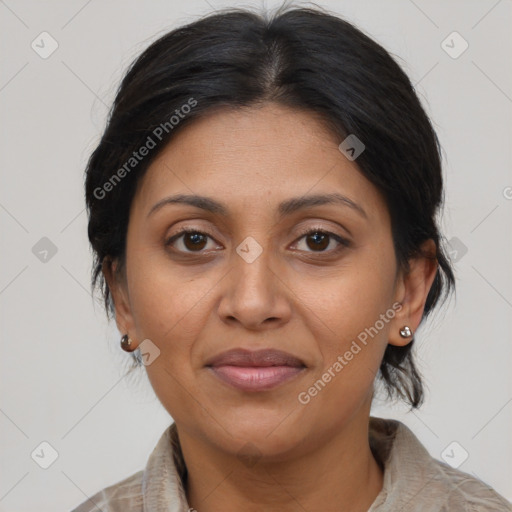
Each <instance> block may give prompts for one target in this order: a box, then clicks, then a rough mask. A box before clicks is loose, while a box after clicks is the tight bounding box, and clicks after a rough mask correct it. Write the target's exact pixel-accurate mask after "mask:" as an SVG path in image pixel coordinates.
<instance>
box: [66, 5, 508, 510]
mask: <svg viewBox="0 0 512 512" xmlns="http://www.w3.org/2000/svg"><path fill="white" fill-rule="evenodd" d="M442 194H443V182H442V169H441V162H440V149H439V143H438V140H437V137H436V134H435V132H434V130H433V129H432V126H431V123H430V121H429V119H428V117H427V116H426V114H425V112H424V110H423V109H422V107H421V104H420V102H419V100H418V98H417V96H416V94H415V92H414V90H413V87H412V86H411V83H410V81H409V79H408V78H407V76H406V75H405V74H404V72H403V71H402V70H401V69H400V67H399V66H398V65H397V64H396V63H395V61H394V60H393V59H392V58H391V56H390V55H389V54H388V53H387V52H386V51H385V50H384V49H383V48H382V47H381V46H379V45H378V44H377V43H375V42H374V41H372V40H371V39H369V38H368V37H367V36H365V35H364V34H363V33H362V32H360V31H359V30H358V29H356V28H355V27H354V26H352V25H351V24H349V23H348V22H346V21H344V20H342V19H340V18H338V17H335V16H332V15H330V14H328V13H324V12H322V11H319V10H312V9H290V8H284V9H281V10H280V11H279V12H277V13H276V14H274V15H273V16H271V17H266V16H259V15H257V14H255V13H253V12H250V11H245V10H228V11H224V12H222V13H217V14H214V15H210V16H207V17H205V18H203V19H201V20H198V21H196V22H195V23H192V24H190V25H188V26H185V27H181V28H178V29H177V30H173V31H172V32H170V33H168V34H166V35H165V36H163V37H161V38H160V39H159V40H158V41H156V42H155V43H153V44H152V45H151V46H150V47H149V48H148V49H147V50H146V51H144V53H143V54H142V55H141V56H140V57H139V58H138V59H137V60H136V61H135V62H134V64H133V65H132V67H131V68H130V70H129V71H128V72H127V74H126V76H125V78H124V79H123V81H122V83H121V86H120V88H119V91H118V93H117V97H116V99H115V102H114V105H113V109H112V112H111V116H110V118H109V122H108V126H107V128H106V130H105V133H104V134H103V137H102V139H101V141H100V143H99V145H98V147H97V148H96V150H95V151H94V153H93V154H92V156H91V158H90V160H89V163H88V167H87V176H86V200H87V206H88V214H89V239H90V242H91V244H92V247H93V249H94V253H95V266H94V269H93V271H94V272H93V283H92V284H93V286H94V285H96V284H98V283H100V284H101V288H102V290H103V293H104V299H105V306H106V309H107V314H108V313H112V314H115V320H116V323H117V326H118V328H119V330H120V332H121V333H122V335H123V336H122V338H121V346H122V348H123V349H124V350H126V351H128V352H132V357H133V361H134V364H135V365H136V366H140V365H144V366H145V368H146V371H147V373H148V377H149V379H150V381H151V384H152V386H153V388H154V390H155V393H156V394H157V396H158V398H159V400H160V401H161V403H162V405H163V406H164V407H165V408H166V410H167V411H168V412H169V414H170V415H171V417H172V418H173V420H174V423H172V425H170V426H169V428H168V429H167V430H166V431H165V432H164V433H163V435H162V437H161V439H160V441H159V442H158V444H157V446H156V447H155V449H154V451H153V453H152V454H151V456H150V458H149V461H148V464H147V466H146V468H145V469H144V470H141V471H139V472H138V473H136V474H134V475H132V476H130V477H129V478H126V479H125V480H122V481H120V482H119V483H117V484H115V485H112V486H110V487H108V488H105V489H104V490H102V491H100V492H98V493H97V494H96V495H95V496H92V497H91V498H90V499H89V500H87V501H86V502H84V503H83V504H82V505H80V506H79V507H78V508H76V509H75V511H76V512H85V511H93V510H98V509H100V510H103V511H104V512H105V511H112V512H114V511H116V512H117V511H123V512H133V511H142V510H144V511H146V512H149V511H152V512H157V511H158V512H163V511H186V510H189V509H192V510H197V511H198V512H212V511H219V510H223V511H235V510H236V511H240V510H242V511H261V510H264V511H277V510H279V511H295V510H298V511H299V510H300V511H320V510H322V511H371V512H377V511H378V512H383V511H399V510H402V511H412V510H414V511H416V510H417V511H434V510H435V511H439V510H446V511H448V510H450V511H457V510H460V511H463V510H464V511H466V510H473V511H476V510H478V511H484V510H485V511H488V510H512V508H511V506H510V504H509V503H508V502H507V501H506V500H505V499H504V498H503V497H501V496H500V495H499V494H498V493H496V492H495V491H494V490H493V489H492V488H490V487H488V486H487V485H486V484H484V483H483V482H481V481H479V480H477V479H476V478H474V477H472V476H470V475H467V474H465V473H463V472H461V471H459V470H456V469H453V468H452V467H450V466H448V465H446V464H444V463H442V462H440V461H437V460H436V459H434V458H432V457H431V456H430V455H429V454H428V452H427V451H426V449H425V448H424V447H423V446H422V445H421V444H420V442H419V440H418V439H417V438H416V437H415V436H414V434H413V433H412V432H411V431H410V430H409V429H408V428H407V427H406V426H405V425H404V424H402V423H400V422H398V421H393V420H384V419H380V418H375V417H370V406H371V402H372V397H373V394H374V381H375V378H376V377H377V376H378V377H379V378H380V379H381V381H382V382H383V384H384V386H385V388H386V389H387V391H388V393H389V395H390V396H394V395H395V396H398V397H401V398H402V399H404V400H405V401H406V402H408V403H409V404H410V406H411V408H415V407H418V406H419V405H420V404H421V402H422V399H423V391H422V383H421V379H420V376H419V374H418V372H417V370H416V367H415V364H414V360H413V354H412V351H411V349H412V346H413V341H414V336H415V332H416V330H417V329H418V326H419V325H420V324H421V322H422V320H423V319H424V318H425V317H426V316H427V315H428V314H429V313H430V312H431V311H432V310H433V308H434V306H435V305H436V304H438V302H439V301H440V299H442V298H443V296H444V295H445V294H447V293H448V292H449V291H450V289H451V288H452V287H453V286H454V276H453V272H452V269H451V267H450V264H449V261H448V260H447V258H446V256H445V253H444V251H443V248H442V244H441V235H440V233H439V230H438V226H437V224H436V214H437V212H438V211H439V208H440V207H441V202H442ZM135 351H136V352H135Z"/></svg>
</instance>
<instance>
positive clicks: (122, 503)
mask: <svg viewBox="0 0 512 512" xmlns="http://www.w3.org/2000/svg"><path fill="white" fill-rule="evenodd" d="M369 432H370V446H371V448H372V451H373V453H374V455H375V456H376V458H377V460H379V461H381V463H382V464H383V466H384V485H383V488H382V490H381V492H380V493H379V495H378V496H377V497H376V499H375V501H374V502H373V504H372V506H371V507H370V509H369V510H368V512H484V511H485V512H488V511H496V512H498V511H499V512H504V511H509V512H512V504H511V503H509V502H508V501H507V500H505V499H504V498H503V497H502V496H500V495H499V494H498V493H497V492H496V491H494V490H493V489H492V488H491V487H489V486H488V485H486V484H485V483H483V482H481V481H480V480H478V479H476V478H475V477H473V476H471V475H469V474H466V473H464V472H462V471H459V470H457V469H454V468H452V467H451V466H449V465H447V464H445V463H443V462H441V461H439V460H436V459H434V458H433V457H431V456H430V455H429V453H428V452H427V450H426V449H425V448H424V447H423V445H422V444H421V443H420V441H419V440H418V438H417V437H416V436H415V435H414V434H413V433H412V432H411V430H409V428H408V427H407V426H405V425H404V424H403V423H401V422H399V421H396V420H388V419H382V418H376V417H370V426H369ZM185 474H186V467H185V464H184V461H183V456H182V453H181V449H180V445H179V440H178V436H177V431H176V425H175V423H172V424H171V425H170V426H169V427H168V428H167V429H166V430H165V431H164V433H163V434H162V436H161V438H160V440H159V441H158V443H157V445H156V447H155V448H154V450H153V452H152V453H151V455H150V457H149V459H148V462H147V465H146V468H145V469H144V470H141V471H139V472H137V473H135V474H133V475H131V476H130V477H128V478H125V479H124V480H121V481H120V482H118V483H116V484H114V485H111V486H109V487H106V488H105V489H103V490H101V491H99V492H98V493H96V494H95V495H94V496H92V497H91V498H90V499H88V500H87V501H85V502H83V503H82V504H81V505H80V506H78V507H77V508H75V509H74V510H73V511H72V512H99V511H101V512H188V511H189V509H190V507H189V505H188V503H187V498H186V495H185V491H184V486H183V478H184V477H185ZM319 512H320V511H319Z"/></svg>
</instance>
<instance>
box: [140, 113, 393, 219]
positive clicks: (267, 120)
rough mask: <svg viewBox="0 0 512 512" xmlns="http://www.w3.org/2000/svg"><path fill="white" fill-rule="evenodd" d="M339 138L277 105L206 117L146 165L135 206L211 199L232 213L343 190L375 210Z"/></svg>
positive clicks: (378, 202) (373, 196)
mask: <svg viewBox="0 0 512 512" xmlns="http://www.w3.org/2000/svg"><path fill="white" fill-rule="evenodd" d="M338 138H339V137H337V136H336V135H335V134H334V133H332V132H331V131H329V130H328V129H327V128H326V126H325V125H324V124H323V123H322V121H321V120H320V119H319V118H318V116H316V115H315V114H312V113H310V112H307V111H300V110H292V109H290V108H288V107H283V106H279V105H276V104H266V105H265V106H263V107H258V108H244V109H237V110H233V109H229V110H227V109H226V110H220V111H216V112H214V113H210V114H208V115H205V116H204V117H202V118H199V119H197V120H194V121H193V122H192V123H190V124H189V125H188V126H186V127H185V128H183V129H182V130H181V131H178V132H177V133H176V135H175V137H174V138H173V139H172V140H171V141H170V142H169V143H168V145H167V146H166V147H165V148H164V149H163V150H162V152H161V153H160V155H159V156H158V158H157V159H156V160H155V161H154V162H153V163H152V164H151V165H150V166H149V168H148V170H147V171H146V175H145V176H144V178H143V179H142V181H141V183H140V185H139V190H138V192H137V197H136V201H137V203H138V209H139V208H140V209H141V211H144V212H146V213H147V212H149V210H150V209H151V208H152V207H153V206H154V204H155V203H156V202H157V201H159V200H161V199H163V198H164V197H165V196H166V195H169V194H171V193H172V194H175V193H181V194H198V195H203V196H210V197H212V196H213V197H216V198H218V199H219V201H221V202H223V203H226V204H228V205H229V204H230V205H233V207H234V208H235V209H237V208H239V207H240V208H249V209H250V208H251V206H254V207H255V208H261V206H262V204H263V203H265V205H268V204H270V203H273V202H275V203H276V204H277V203H278V202H280V203H281V202H282V201H283V200H284V199H286V198H290V197H300V196H304V195H306V194H308V195H309V194H321V193H322V194H326V193H340V194H343V195H344V196H346V197H349V198H353V199H354V200H356V199H357V202H364V203H365V204H366V207H365V210H366V211H368V212H369V213H372V211H374V213H379V210H380V209H382V207H383V201H382V198H381V197H380V194H379V193H378V191H377V189H376V188H375V187H374V186H373V185H372V184H371V183H370V182H369V181H368V180H367V179H366V178H365V177H364V176H363V174H362V173H361V172H360V170H359V168H358V166H357V164H356V162H355V161H350V160H348V159H347V158H346V157H345V156H344V155H343V154H342V153H341V151H340V150H339V149H338V146H339V143H340V142H341V140H338ZM381 213H382V212H381Z"/></svg>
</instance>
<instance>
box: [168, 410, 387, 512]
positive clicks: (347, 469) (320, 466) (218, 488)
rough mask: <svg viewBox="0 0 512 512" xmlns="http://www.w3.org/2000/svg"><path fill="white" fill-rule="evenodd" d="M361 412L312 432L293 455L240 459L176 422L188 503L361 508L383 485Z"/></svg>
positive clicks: (229, 508) (201, 509)
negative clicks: (341, 424) (330, 428)
mask: <svg viewBox="0 0 512 512" xmlns="http://www.w3.org/2000/svg"><path fill="white" fill-rule="evenodd" d="M361 412H362V411H361ZM367 412H368V414H366V415H361V417H355V418H354V419H353V420H352V421H351V422H350V423H349V424H347V425H346V426H344V428H342V429H339V428H337V429H335V430H334V429H333V430H334V431H333V432H328V433H326V432H325V431H323V432H322V435H320V436H318V435H317V436H315V434H312V439H307V440H306V441H305V442H304V443H303V444H302V445H301V446H300V447H297V449H296V450H294V454H293V456H290V457H286V458H282V459H280V460H277V461H276V460H269V459H268V458H267V457H262V458H261V459H259V460H255V461H253V463H248V462H247V461H246V463H245V464H244V463H243V462H241V461H240V459H239V457H237V455H236V454H230V453H225V452H224V451H220V450H218V448H217V447H215V446H213V445H212V444H211V443H209V442H207V441H205V440H204V439H198V437H197V436H194V437H193V436H189V435H188V432H187V430H182V429H180V428H179V426H178V425H177V426H178V431H179V437H180V444H181V447H182V452H183V457H184V459H185V463H186V466H187V470H188V478H187V484H186V494H187V497H188V502H189V506H191V507H193V508H194V509H195V510H197V512H214V511H218V510H223V511H225V512H235V511H237V512H238V511H240V510H244V511H248V512H253V511H254V512H256V511H258V512H259V511H261V510H262V509H263V510H265V511H269V512H274V511H275V512H277V511H279V512H286V511H290V512H291V511H296V510H336V511H339V512H343V511H349V510H350V511H353V512H354V511H355V512H358V511H361V512H367V511H368V509H369V508H370V506H371V504H372V503H373V502H374V500H375V498H376V497H377V495H378V494H379V492H380V490H381V489H382V485H383V473H382V470H381V469H380V466H379V464H378V463H377V461H376V460H375V459H374V457H373V455H372V452H371V450H370V444H369V440H368V421H369V411H367ZM306 443H307V444H308V446H309V449H308V450H304V446H306Z"/></svg>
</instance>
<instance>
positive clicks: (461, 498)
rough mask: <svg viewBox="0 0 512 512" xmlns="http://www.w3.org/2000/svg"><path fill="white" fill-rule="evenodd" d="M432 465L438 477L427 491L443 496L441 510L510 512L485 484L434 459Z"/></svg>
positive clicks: (503, 500)
mask: <svg viewBox="0 0 512 512" xmlns="http://www.w3.org/2000/svg"><path fill="white" fill-rule="evenodd" d="M432 463H433V465H434V466H437V472H438V473H437V474H438V475H439V476H438V477H437V478H434V479H433V480H432V482H431V484H430V485H429V486H428V488H427V491H429V490H430V491H433V492H435V491H436V490H437V491H438V492H442V493H443V494H444V496H442V495H440V496H439V499H440V503H443V508H442V509H441V510H443V511H444V510H446V511H460V512H494V511H496V512H505V511H509V512H512V504H511V503H510V502H508V501H507V500H506V499H505V498H504V497H503V496H501V495H500V494H498V493H497V492H496V491H495V490H494V489H493V488H492V487H490V486H489V485H487V484H486V483H485V482H483V481H481V480H479V479H478V478H475V477H474V476H472V475H470V474H468V473H465V472H463V471H460V470H458V469H455V468H452V467H451V466H449V465H448V464H445V463H444V462H441V461H439V460H436V459H434V458H432ZM436 480H438V481H436Z"/></svg>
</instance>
